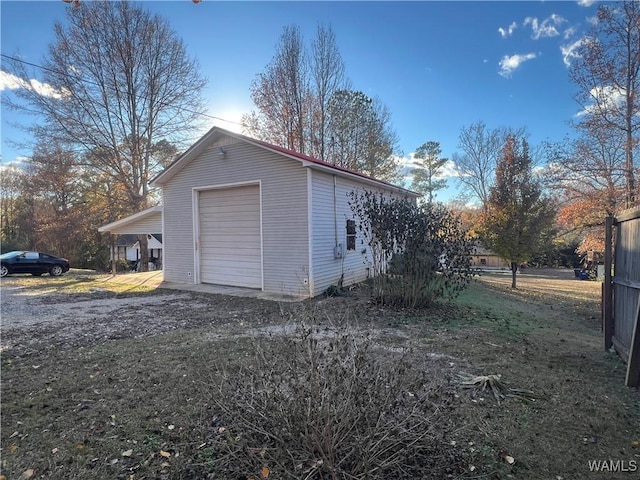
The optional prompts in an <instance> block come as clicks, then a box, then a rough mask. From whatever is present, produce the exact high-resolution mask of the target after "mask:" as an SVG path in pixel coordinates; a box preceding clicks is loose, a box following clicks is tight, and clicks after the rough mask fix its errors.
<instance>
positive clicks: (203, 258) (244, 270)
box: [199, 185, 262, 288]
mask: <svg viewBox="0 0 640 480" xmlns="http://www.w3.org/2000/svg"><path fill="white" fill-rule="evenodd" d="M199 206H200V281H201V282H203V283H215V284H218V285H233V286H237V287H249V288H262V249H261V242H260V187H259V186H258V185H248V186H243V187H233V188H223V189H216V190H206V191H202V192H200V198H199Z"/></svg>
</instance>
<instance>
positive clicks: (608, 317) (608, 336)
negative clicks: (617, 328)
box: [602, 215, 614, 350]
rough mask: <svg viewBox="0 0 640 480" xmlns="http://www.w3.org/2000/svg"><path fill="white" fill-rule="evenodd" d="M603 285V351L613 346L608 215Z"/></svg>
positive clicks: (611, 250)
mask: <svg viewBox="0 0 640 480" xmlns="http://www.w3.org/2000/svg"><path fill="white" fill-rule="evenodd" d="M604 225H605V226H604V228H605V232H604V285H603V295H602V306H603V308H602V310H603V315H604V319H603V324H604V325H603V330H604V349H605V350H609V349H610V348H611V347H612V346H613V340H612V339H613V333H614V331H613V329H614V325H613V279H612V278H611V271H612V269H613V217H612V216H611V215H608V216H607V218H606V219H605V223H604Z"/></svg>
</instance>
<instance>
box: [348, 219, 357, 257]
mask: <svg viewBox="0 0 640 480" xmlns="http://www.w3.org/2000/svg"><path fill="white" fill-rule="evenodd" d="M355 249H356V221H355V220H347V251H349V250H355Z"/></svg>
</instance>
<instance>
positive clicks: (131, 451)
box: [122, 449, 133, 457]
mask: <svg viewBox="0 0 640 480" xmlns="http://www.w3.org/2000/svg"><path fill="white" fill-rule="evenodd" d="M131 455H133V449H129V450H125V451H124V452H122V456H123V457H130V456H131Z"/></svg>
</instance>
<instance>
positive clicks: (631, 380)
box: [602, 207, 640, 387]
mask: <svg viewBox="0 0 640 480" xmlns="http://www.w3.org/2000/svg"><path fill="white" fill-rule="evenodd" d="M614 241H615V245H614ZM604 257H605V258H604V260H605V262H604V265H605V266H604V274H605V279H604V285H603V294H602V307H603V308H602V311H603V316H604V318H603V330H604V348H605V350H609V349H610V348H611V347H613V348H614V349H615V351H616V352H617V353H618V355H620V357H621V358H622V359H623V360H624V361H626V362H627V376H626V381H625V383H626V385H628V386H630V387H638V386H640V331H639V330H640V327H639V324H640V207H638V208H633V209H630V210H625V211H624V212H622V213H620V214H619V215H616V216H615V217H607V219H606V227H605V255H604Z"/></svg>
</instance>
